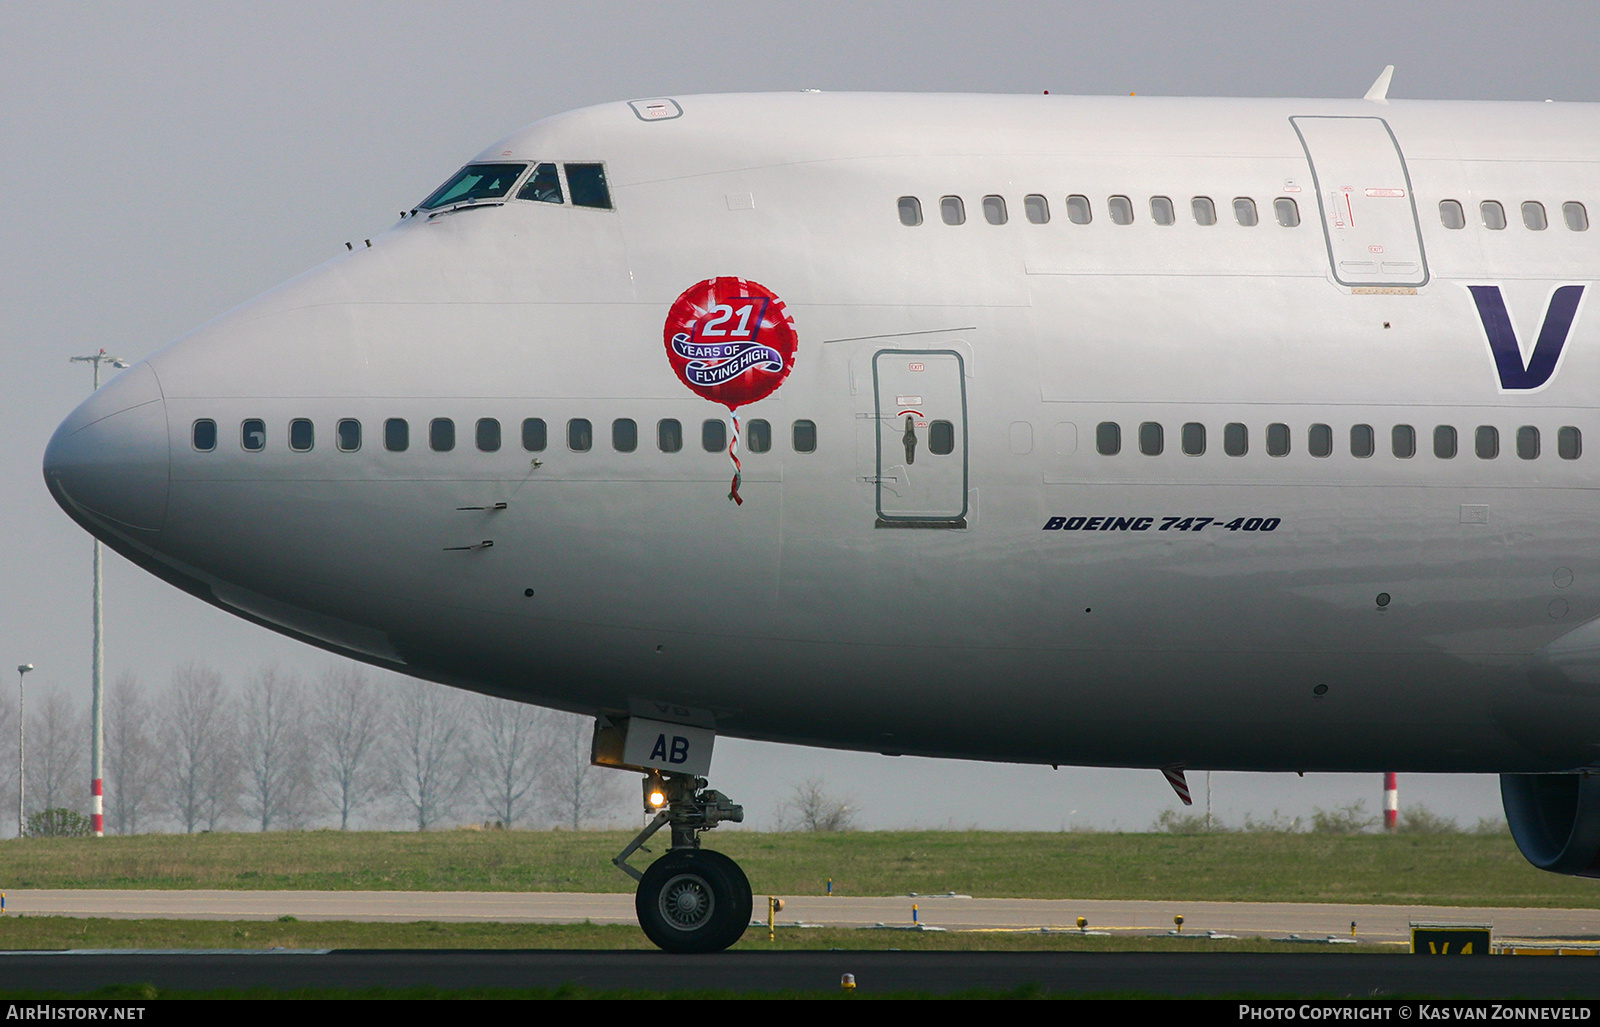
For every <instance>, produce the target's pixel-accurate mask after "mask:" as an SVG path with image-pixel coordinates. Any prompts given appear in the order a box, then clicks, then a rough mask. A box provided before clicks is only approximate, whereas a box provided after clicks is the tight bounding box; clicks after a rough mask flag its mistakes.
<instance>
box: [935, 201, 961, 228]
mask: <svg viewBox="0 0 1600 1027" xmlns="http://www.w3.org/2000/svg"><path fill="white" fill-rule="evenodd" d="M939 217H940V218H941V219H943V221H944V223H945V224H947V225H964V224H966V223H967V205H966V204H964V203H962V202H961V197H959V196H946V197H943V198H942V199H940V200H939Z"/></svg>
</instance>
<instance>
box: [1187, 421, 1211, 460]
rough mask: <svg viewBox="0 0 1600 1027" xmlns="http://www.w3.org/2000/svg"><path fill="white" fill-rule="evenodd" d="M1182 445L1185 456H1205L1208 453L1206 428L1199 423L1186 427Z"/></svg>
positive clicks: (1194, 422) (1190, 423)
mask: <svg viewBox="0 0 1600 1027" xmlns="http://www.w3.org/2000/svg"><path fill="white" fill-rule="evenodd" d="M1182 443H1183V453H1184V455H1185V456H1201V455H1203V454H1204V453H1205V451H1206V426H1205V425H1203V424H1201V423H1199V422H1198V421H1190V422H1189V423H1188V424H1186V425H1184V426H1183V438H1182Z"/></svg>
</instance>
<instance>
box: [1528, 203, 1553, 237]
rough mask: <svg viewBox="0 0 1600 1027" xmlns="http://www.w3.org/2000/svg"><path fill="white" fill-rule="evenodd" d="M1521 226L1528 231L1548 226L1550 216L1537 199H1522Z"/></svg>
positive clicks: (1537, 230)
mask: <svg viewBox="0 0 1600 1027" xmlns="http://www.w3.org/2000/svg"><path fill="white" fill-rule="evenodd" d="M1522 227H1524V228H1526V229H1527V230H1528V231H1530V232H1542V231H1544V230H1545V229H1546V228H1548V227H1550V218H1549V217H1548V216H1547V215H1546V214H1545V212H1544V204H1542V203H1540V202H1539V201H1538V200H1524V201H1523V203H1522Z"/></svg>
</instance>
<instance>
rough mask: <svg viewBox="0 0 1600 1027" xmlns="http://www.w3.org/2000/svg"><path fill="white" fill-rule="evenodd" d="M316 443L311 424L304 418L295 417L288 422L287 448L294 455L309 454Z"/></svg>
mask: <svg viewBox="0 0 1600 1027" xmlns="http://www.w3.org/2000/svg"><path fill="white" fill-rule="evenodd" d="M315 443H316V432H315V430H314V429H313V428H312V427H311V422H310V421H308V420H306V419H305V418H304V417H296V418H295V419H294V420H292V421H290V422H289V448H290V449H292V450H294V451H295V452H296V453H309V452H311V447H312V446H313V445H314V444H315Z"/></svg>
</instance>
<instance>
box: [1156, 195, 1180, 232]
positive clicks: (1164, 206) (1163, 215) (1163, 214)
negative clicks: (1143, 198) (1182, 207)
mask: <svg viewBox="0 0 1600 1027" xmlns="http://www.w3.org/2000/svg"><path fill="white" fill-rule="evenodd" d="M1150 220H1151V221H1154V222H1155V223H1156V224H1158V225H1170V224H1172V223H1173V222H1174V221H1176V220H1177V218H1176V217H1175V216H1174V215H1173V212H1172V197H1170V196H1152V197H1150Z"/></svg>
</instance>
